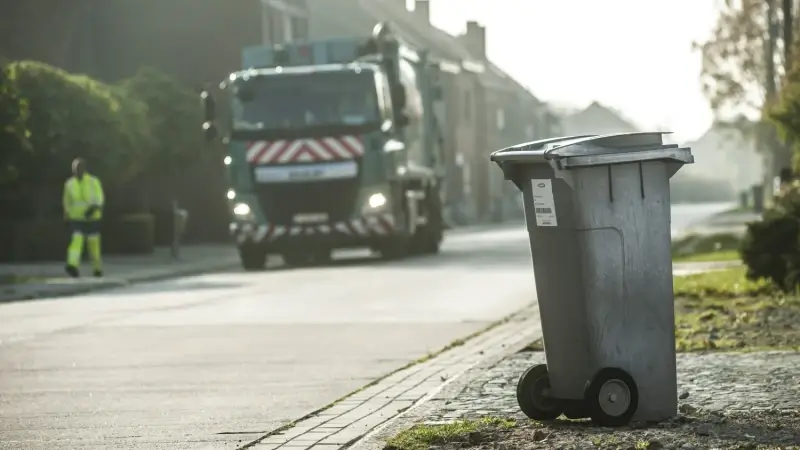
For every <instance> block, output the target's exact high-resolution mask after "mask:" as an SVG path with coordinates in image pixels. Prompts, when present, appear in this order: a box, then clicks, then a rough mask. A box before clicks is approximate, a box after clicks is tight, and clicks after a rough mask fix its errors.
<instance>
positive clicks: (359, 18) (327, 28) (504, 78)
mask: <svg viewBox="0 0 800 450" xmlns="http://www.w3.org/2000/svg"><path fill="white" fill-rule="evenodd" d="M308 7H309V9H310V12H311V13H310V24H309V30H310V37H311V39H330V38H343V37H351V36H354V35H355V36H359V35H363V36H368V35H369V34H370V33H372V29H373V27H374V26H375V24H376V23H378V22H381V21H385V20H388V21H389V22H391V24H392V26H393V27H394V30H395V32H396V33H397V34H398V35H399V36H400V37H401V38H402V39H403V40H405V41H406V42H408V44H409V45H411V46H414V47H417V48H425V49H428V50H429V51H430V52H431V56H433V57H434V58H437V59H444V60H447V61H449V62H452V63H455V64H458V65H460V66H462V67H463V66H464V64H463V63H464V62H465V61H466V62H467V64H471V65H476V64H478V65H483V72H482V73H481V75H480V76H481V81H482V82H483V84H484V85H485V86H487V87H489V88H491V89H505V90H509V91H512V92H519V93H525V94H527V95H529V96H531V98H533V99H534V101H536V102H538V99H536V97H534V96H533V94H531V92H530V91H529V90H528V89H526V88H525V87H524V86H522V85H521V84H519V83H518V82H517V81H516V80H514V79H513V78H511V77H510V76H509V75H508V74H506V73H505V72H504V71H503V70H502V69H500V68H499V67H497V66H496V65H494V64H492V63H491V62H490V61H483V62H482V61H480V58H478V57H476V55H472V54H471V53H470V52H469V51H468V50H467V48H466V47H465V46H464V45H463V44H462V43H461V41H460V40H459V39H458V38H457V37H455V36H453V35H450V34H448V33H447V32H445V31H443V30H440V29H438V28H436V27H434V26H433V25H431V24H427V23H424V22H422V21H420V19H419V17H417V16H416V15H415V14H414V13H413V12H412V11H409V10H408V9H406V8H405V7H404V6H403V5H402V2H399V1H397V0H336V1H332V0H308Z"/></svg>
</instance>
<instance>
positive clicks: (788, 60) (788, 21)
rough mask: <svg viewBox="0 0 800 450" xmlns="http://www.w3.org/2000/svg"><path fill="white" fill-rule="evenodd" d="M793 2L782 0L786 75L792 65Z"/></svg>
mask: <svg viewBox="0 0 800 450" xmlns="http://www.w3.org/2000/svg"><path fill="white" fill-rule="evenodd" d="M793 6H794V0H783V7H782V8H781V9H782V10H783V11H782V12H783V57H784V58H783V59H784V61H785V62H784V65H785V66H786V72H787V73H788V72H789V70H790V69H791V65H792V50H793V48H792V47H794V14H793V12H794V11H793V10H794V8H793Z"/></svg>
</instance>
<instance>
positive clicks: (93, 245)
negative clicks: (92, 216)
mask: <svg viewBox="0 0 800 450" xmlns="http://www.w3.org/2000/svg"><path fill="white" fill-rule="evenodd" d="M70 227H71V228H72V240H71V241H70V243H69V247H68V248H67V265H68V266H71V267H75V268H78V267H80V265H81V256H82V255H83V244H84V242H85V243H86V247H88V250H89V257H90V258H91V259H92V266H93V268H94V270H103V258H102V253H101V250H100V221H97V220H90V221H78V220H76V221H73V222H71V223H70Z"/></svg>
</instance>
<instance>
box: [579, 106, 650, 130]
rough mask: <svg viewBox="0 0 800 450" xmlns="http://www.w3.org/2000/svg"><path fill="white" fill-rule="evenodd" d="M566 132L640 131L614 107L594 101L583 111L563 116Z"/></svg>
mask: <svg viewBox="0 0 800 450" xmlns="http://www.w3.org/2000/svg"><path fill="white" fill-rule="evenodd" d="M563 127H564V132H565V133H567V134H585V133H592V134H607V133H630V132H636V131H639V127H637V126H636V125H634V124H633V123H631V122H630V121H629V120H627V119H625V118H623V117H622V114H621V113H619V112H617V111H614V110H613V109H611V108H609V107H607V106H604V105H602V104H600V103H599V102H592V103H591V104H590V105H589V106H587V107H586V108H585V109H583V110H582V111H579V112H577V113H574V114H570V115H568V116H566V117H564V118H563Z"/></svg>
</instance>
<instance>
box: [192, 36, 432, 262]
mask: <svg viewBox="0 0 800 450" xmlns="http://www.w3.org/2000/svg"><path fill="white" fill-rule="evenodd" d="M242 60H243V68H242V70H239V71H237V72H234V73H231V74H230V75H229V76H228V78H227V79H225V80H224V81H223V82H222V83H220V85H219V89H218V90H216V91H214V92H212V90H211V89H206V90H203V91H202V93H201V104H202V107H203V111H204V119H203V125H202V128H203V131H204V134H205V137H206V139H207V140H209V141H211V140H214V139H219V138H222V140H223V143H225V147H226V151H227V154H226V156H225V158H224V162H225V165H226V166H227V171H228V176H229V182H230V190H229V191H228V193H227V197H228V200H229V203H230V212H231V217H232V219H231V223H230V232H231V234H232V236H233V238H234V240H235V242H236V245H237V248H238V251H239V256H240V259H241V263H242V266H243V267H244V268H245V269H247V270H259V269H263V268H264V267H265V263H266V260H267V256H268V255H270V254H278V255H281V256H282V257H283V260H284V261H285V262H286V263H287V264H289V265H295V266H296V265H307V264H320V263H324V262H326V261H329V260H330V258H331V253H332V251H333V250H336V249H343V248H359V247H360V248H369V249H371V250H372V251H373V252H375V253H377V254H379V255H380V256H381V257H383V258H385V259H397V258H402V257H406V256H408V255H414V254H416V255H421V254H436V253H438V252H439V248H440V245H441V243H442V240H443V234H444V226H443V218H442V192H441V189H442V185H443V177H444V161H443V153H442V139H441V132H440V126H441V121H440V120H439V119H437V114H436V112H435V111H436V109H437V108H435V106H436V105H438V104H439V103H438V102H440V101H441V97H442V90H441V87H440V85H439V84H438V75H439V73H440V68H439V67H438V65H437V64H436V63H435V62H434V61H433V60H432V59H431V58H429V56H428V53H427V52H426V51H424V50H419V49H414V48H412V47H410V46H408V45H406V44H405V43H404V42H402V41H401V40H400V39H399V38H398V37H396V36H395V35H394V33H393V32H392V30H391V29H390V26H389V25H388V24H387V23H379V24H377V25H376V26H375V29H374V30H373V33H372V34H371V35H370V36H366V37H364V38H349V39H331V40H322V41H312V42H296V43H295V42H292V43H288V44H285V45H282V46H264V45H259V46H253V47H247V48H245V49H243V52H242ZM218 98H219V101H217V99H218ZM218 104H219V105H220V107H219V108H218V107H217V105H218ZM218 109H219V111H220V114H219V117H217V110H218ZM223 110H224V111H225V114H223V112H222V111H223Z"/></svg>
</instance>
